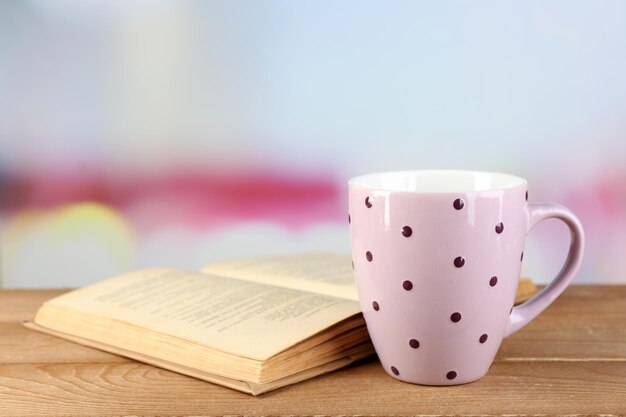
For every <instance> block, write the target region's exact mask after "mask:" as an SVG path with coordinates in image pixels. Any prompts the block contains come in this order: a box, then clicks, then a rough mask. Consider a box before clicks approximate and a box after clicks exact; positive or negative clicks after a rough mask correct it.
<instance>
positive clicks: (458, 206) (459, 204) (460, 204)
mask: <svg viewBox="0 0 626 417" xmlns="http://www.w3.org/2000/svg"><path fill="white" fill-rule="evenodd" d="M452 205H453V206H454V208H455V209H457V210H461V209H462V208H463V207H464V206H465V201H463V200H462V199H460V198H457V199H456V200H454V203H453V204H452Z"/></svg>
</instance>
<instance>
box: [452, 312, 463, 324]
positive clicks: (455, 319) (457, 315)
mask: <svg viewBox="0 0 626 417" xmlns="http://www.w3.org/2000/svg"><path fill="white" fill-rule="evenodd" d="M450 320H452V322H453V323H458V322H459V321H461V313H459V312H458V311H457V312H456V313H452V315H451V316H450Z"/></svg>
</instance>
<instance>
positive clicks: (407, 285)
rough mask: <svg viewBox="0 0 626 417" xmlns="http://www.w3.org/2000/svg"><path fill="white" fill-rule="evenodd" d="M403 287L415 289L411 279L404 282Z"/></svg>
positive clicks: (409, 289)
mask: <svg viewBox="0 0 626 417" xmlns="http://www.w3.org/2000/svg"><path fill="white" fill-rule="evenodd" d="M402 288H404V289H405V290H407V291H411V290H412V289H413V283H412V282H411V281H408V280H407V281H404V282H403V283H402Z"/></svg>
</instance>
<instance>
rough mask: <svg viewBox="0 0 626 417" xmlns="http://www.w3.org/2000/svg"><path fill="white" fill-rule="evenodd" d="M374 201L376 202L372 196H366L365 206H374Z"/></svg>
mask: <svg viewBox="0 0 626 417" xmlns="http://www.w3.org/2000/svg"><path fill="white" fill-rule="evenodd" d="M373 202H374V201H373V199H372V197H366V198H365V206H366V207H367V208H371V207H372V203H373Z"/></svg>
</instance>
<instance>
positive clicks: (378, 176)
mask: <svg viewBox="0 0 626 417" xmlns="http://www.w3.org/2000/svg"><path fill="white" fill-rule="evenodd" d="M444 175H447V176H449V177H452V176H456V177H457V178H460V177H464V178H465V179H469V178H468V177H474V179H477V178H482V179H483V181H482V182H474V186H473V187H463V186H455V187H453V186H450V185H449V184H448V185H447V186H446V187H441V188H442V189H437V187H436V186H434V185H432V184H429V186H426V187H423V188H424V189H418V187H417V185H416V184H413V185H414V188H416V189H410V187H409V185H408V184H406V183H405V184H404V186H397V184H396V186H389V181H388V182H387V184H386V185H383V184H382V182H383V181H382V178H383V177H385V176H387V177H393V176H396V177H397V178H396V179H395V180H396V181H398V179H399V178H405V179H406V178H410V176H413V177H414V178H415V177H417V176H431V177H434V176H439V177H441V176H444ZM486 179H489V180H494V181H486ZM440 180H441V178H440ZM376 181H378V182H379V184H376ZM492 182H494V183H495V184H494V185H493V186H492V185H491V184H492ZM488 183H489V184H488ZM527 184H528V181H526V179H525V178H522V177H519V176H517V175H512V174H508V173H504V172H493V171H475V170H457V169H430V170H401V171H381V172H373V173H369V174H364V175H359V176H356V177H352V178H350V179H349V180H348V186H349V187H350V188H352V187H359V188H363V189H367V190H372V191H389V192H398V193H414V194H415V193H429V194H430V193H432V194H447V193H475V192H487V191H504V190H511V189H515V188H520V187H524V188H526V186H527Z"/></svg>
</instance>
